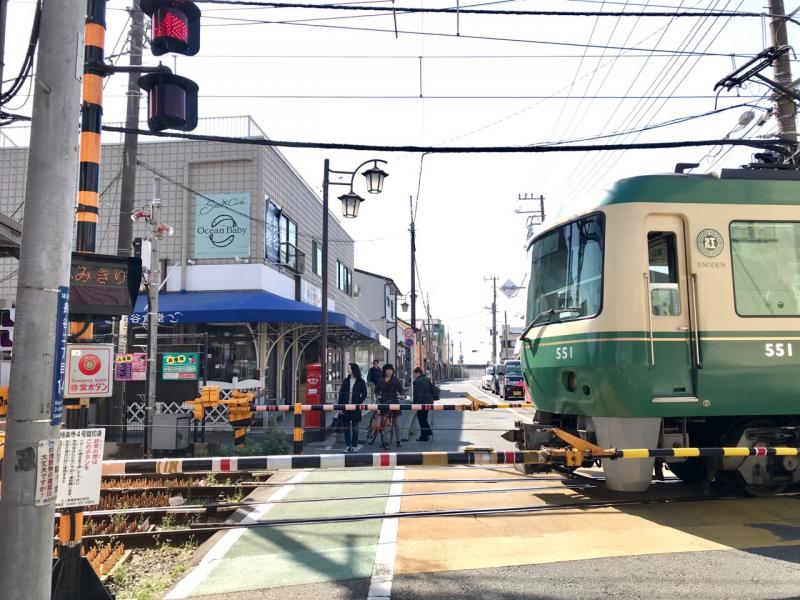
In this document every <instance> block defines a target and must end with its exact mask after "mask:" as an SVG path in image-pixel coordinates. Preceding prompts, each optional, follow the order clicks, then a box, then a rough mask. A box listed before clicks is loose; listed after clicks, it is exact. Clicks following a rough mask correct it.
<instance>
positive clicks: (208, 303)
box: [130, 290, 379, 341]
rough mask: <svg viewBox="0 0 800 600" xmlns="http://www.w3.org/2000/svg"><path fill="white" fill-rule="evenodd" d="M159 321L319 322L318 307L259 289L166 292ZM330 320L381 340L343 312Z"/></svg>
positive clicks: (140, 311) (139, 315)
mask: <svg viewBox="0 0 800 600" xmlns="http://www.w3.org/2000/svg"><path fill="white" fill-rule="evenodd" d="M146 315H147V296H146V295H144V294H142V295H140V296H139V298H138V299H137V301H136V308H135V309H134V311H133V313H132V314H131V317H130V322H131V323H133V324H137V323H143V322H145V321H146V320H147V317H146ZM158 315H159V322H160V323H163V324H164V325H180V324H182V323H247V322H254V323H310V324H314V323H319V322H320V315H321V310H320V308H319V307H317V306H312V305H310V304H305V303H304V302H297V301H295V300H289V299H288V298H283V297H281V296H277V295H275V294H271V293H270V292H264V291H258V290H242V291H225V292H166V293H161V294H159V296H158ZM328 322H329V323H330V324H331V325H340V326H343V327H347V328H348V329H352V330H353V331H355V332H356V333H359V334H361V335H363V336H365V337H368V338H370V339H372V340H375V341H378V340H379V336H378V332H376V331H374V330H373V329H371V328H370V327H367V326H366V325H363V324H361V323H359V322H358V321H355V320H353V319H351V318H350V317H348V316H347V315H344V314H342V313H338V312H333V311H329V312H328Z"/></svg>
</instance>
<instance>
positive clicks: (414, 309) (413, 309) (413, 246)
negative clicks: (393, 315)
mask: <svg viewBox="0 0 800 600" xmlns="http://www.w3.org/2000/svg"><path fill="white" fill-rule="evenodd" d="M408 205H409V207H410V209H411V227H410V228H409V230H408V231H409V232H410V234H411V328H412V329H413V330H414V331H415V332H416V331H417V274H416V273H417V229H416V226H415V225H414V199H413V197H412V196H409V197H408ZM412 361H413V354H412V351H411V350H410V349H409V350H408V369H407V370H408V381H409V385H411V386H412V390H413V383H414V375H413V372H414V364H413V362H412Z"/></svg>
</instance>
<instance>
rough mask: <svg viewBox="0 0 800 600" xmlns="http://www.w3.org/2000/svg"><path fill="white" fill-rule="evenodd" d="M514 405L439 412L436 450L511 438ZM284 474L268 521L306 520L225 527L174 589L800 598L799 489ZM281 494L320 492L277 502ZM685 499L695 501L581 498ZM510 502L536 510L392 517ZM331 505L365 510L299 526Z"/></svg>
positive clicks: (412, 474) (418, 474) (336, 595)
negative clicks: (733, 492) (759, 494)
mask: <svg viewBox="0 0 800 600" xmlns="http://www.w3.org/2000/svg"><path fill="white" fill-rule="evenodd" d="M449 392H450V394H451V397H450V398H449V399H448V401H454V399H455V398H458V397H459V396H461V395H463V394H464V393H467V392H469V393H471V394H473V395H476V394H479V393H480V392H479V391H478V390H477V389H475V388H472V387H470V386H469V385H468V384H456V385H454V386H449ZM516 412H517V413H518V414H514V413H511V412H510V411H501V410H497V411H493V410H484V411H479V412H442V413H437V414H436V421H435V423H436V424H437V425H439V427H440V430H439V431H437V433H436V435H435V436H434V443H433V444H432V445H430V448H431V449H436V450H452V449H457V448H462V447H464V446H465V445H480V446H490V447H494V448H496V449H504V448H507V447H510V446H508V445H507V443H506V442H504V441H503V440H502V439H501V438H500V437H499V436H500V433H501V432H502V431H500V430H505V429H506V428H507V427H511V426H513V422H514V421H515V420H519V419H520V418H529V417H530V411H528V410H525V409H522V410H517V411H516ZM459 427H460V428H461V429H460V430H459ZM323 444H326V445H327V446H331V448H329V449H328V450H326V451H328V452H332V451H337V450H338V448H336V447H335V445H334V444H332V443H331V442H330V441H328V442H326V443H323ZM408 446H409V447H408V449H409V450H418V449H423V448H422V444H419V446H416V445H414V444H413V443H411V444H409V445H408ZM322 449H323V450H324V449H325V445H323V446H322ZM406 449H407V448H405V447H404V448H403V450H406ZM365 450H368V448H365ZM311 451H314V450H311V449H308V452H311ZM298 477H299V479H297V478H298ZM343 480H347V481H348V482H352V483H343V482H342V481H343ZM476 480H477V481H476ZM275 481H277V482H287V485H286V486H284V487H279V488H272V489H270V490H260V491H259V492H258V493H259V494H260V495H259V496H258V497H256V498H254V500H255V501H257V502H262V503H263V504H261V505H260V509H259V510H261V512H260V513H259V514H257V515H255V516H254V517H253V518H254V520H261V521H268V520H270V519H276V518H294V519H297V520H298V522H299V524H297V525H289V526H273V527H263V528H257V529H255V530H247V531H244V532H243V530H239V531H240V534H239V537H236V539H235V540H234V541H233V542H232V543H229V544H227V545H226V544H225V542H224V541H220V539H219V538H218V539H217V540H216V546H215V547H214V548H213V549H211V551H210V552H209V553H208V554H206V555H205V556H204V557H203V556H200V557H198V560H200V566H199V567H196V568H195V569H193V570H192V571H190V572H189V574H188V575H187V580H188V579H190V578H192V577H194V580H193V581H187V582H184V584H183V586H182V587H181V584H179V588H180V589H179V590H178V591H179V592H181V593H173V596H172V597H173V598H184V597H191V598H201V599H204V600H285V599H286V598H291V599H292V600H312V599H313V600H319V599H320V598H325V599H332V600H338V599H342V600H344V599H348V600H356V599H357V600H388V599H389V598H392V599H395V600H417V599H420V600H421V599H423V598H424V599H426V600H429V599H454V600H455V599H465V600H466V599H469V600H475V599H476V598H490V599H493V600H495V599H496V600H522V599H526V600H534V599H537V600H538V599H542V600H545V599H546V600H561V599H564V600H567V599H578V600H583V599H593V598H604V599H605V598H625V599H628V598H642V599H645V598H646V599H661V598H663V599H664V600H683V599H687V600H688V599H690V598H691V599H694V598H702V599H704V600H716V599H720V600H722V599H729V598H748V599H767V598H769V599H776V598H800V568H798V562H800V510H798V509H800V501H799V500H798V498H796V497H794V496H786V497H778V498H749V499H734V500H719V499H715V498H711V499H702V498H699V499H698V497H699V496H701V495H702V491H701V490H700V489H699V488H695V487H692V486H687V485H686V484H683V483H682V482H678V481H674V480H673V481H671V482H666V483H661V484H657V485H653V486H651V489H650V490H649V491H648V492H646V493H644V494H641V495H630V494H628V495H620V494H615V493H614V492H610V491H608V490H606V489H605V488H604V487H603V486H602V482H601V481H596V480H593V479H591V478H586V479H578V480H575V479H565V478H563V477H562V476H560V475H556V474H548V475H537V476H534V477H531V478H524V477H522V476H521V475H520V474H519V473H517V472H516V471H514V470H513V469H511V468H508V467H479V466H475V467H443V468H435V467H420V468H407V469H402V468H396V469H387V470H375V469H359V470H348V471H329V472H311V471H306V472H300V473H297V472H286V473H279V474H277V475H276V476H275ZM292 481H294V482H296V483H295V484H294V485H291V482H292ZM356 482H358V483H356ZM456 491H459V492H466V493H461V494H454V493H452V492H456ZM276 494H277V496H276ZM393 496H394V497H393ZM278 497H280V498H284V499H289V500H298V499H316V501H315V502H312V503H289V504H282V503H274V500H275V499H276V498H278ZM686 497H689V498H690V500H689V501H686V500H684V501H677V502H668V503H663V502H659V503H652V502H648V503H641V504H632V505H625V506H619V505H618V506H612V507H610V506H601V507H595V508H582V507H580V506H576V503H580V502H599V501H604V500H612V501H615V500H637V499H641V500H646V499H649V500H652V499H654V498H657V499H664V498H671V499H675V498H686ZM270 500H273V503H270ZM498 507H524V508H525V511H524V512H521V513H513V514H512V513H504V514H483V515H478V516H476V515H471V516H451V517H442V516H438V517H437V516H425V517H414V518H409V517H404V518H394V517H392V514H394V513H397V512H399V513H409V512H414V511H430V510H448V509H482V508H493V509H496V508H498ZM536 508H539V509H543V510H538V511H537V510H535V509H536ZM384 511H385V512H384ZM333 515H357V516H359V517H360V518H359V519H358V520H356V521H350V522H346V523H330V524H322V525H319V524H316V525H310V524H300V523H302V521H303V520H304V519H307V518H313V517H318V516H333ZM365 515H373V517H372V518H369V519H364V518H363V517H364V516H365ZM226 535H230V532H229V534H226ZM234 537H235V536H234ZM228 541H229V542H230V539H229V540H228ZM212 542H213V540H212ZM212 545H213V543H212V544H208V545H206V547H205V548H204V551H205V550H208V549H209V548H210V547H211V546H212ZM220 548H223V549H224V550H225V551H224V552H223V551H220ZM201 555H202V552H201ZM387 581H388V582H389V583H388V587H387V583H386V582H387ZM181 590H182V591H181ZM370 590H371V592H370Z"/></svg>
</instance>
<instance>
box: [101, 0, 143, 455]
mask: <svg viewBox="0 0 800 600" xmlns="http://www.w3.org/2000/svg"><path fill="white" fill-rule="evenodd" d="M129 14H130V18H131V28H130V31H129V33H128V36H129V38H130V44H131V53H130V66H131V67H140V66H141V65H142V46H143V45H144V13H143V12H142V10H141V7H140V6H139V0H133V6H132V7H131V9H130V11H129ZM140 76H141V74H140V73H136V72H133V71H131V72H130V73H129V74H128V92H127V94H128V110H127V115H126V117H125V127H126V128H127V129H128V130H129V131H128V132H126V133H125V140H124V144H123V147H122V185H121V192H120V204H119V233H118V235H117V254H118V255H119V256H131V255H132V250H133V221H132V220H131V214H132V213H133V206H134V203H135V200H136V157H137V154H138V151H139V136H138V134H136V133H130V130H134V129H137V128H138V126H139V100H140V99H141V95H142V94H141V91H140V89H139V85H138V84H137V83H136V82H137V80H138V79H139V77H140ZM117 334H118V335H117V352H118V353H120V354H126V353H127V352H128V317H127V316H126V315H123V316H121V317H120V318H119V321H118V322H117ZM125 393H126V385H125V382H124V381H120V382H117V385H115V386H114V395H113V397H112V398H111V410H110V419H109V420H110V421H111V425H112V427H111V430H110V431H109V432H108V433H110V434H111V435H110V436H107V437H108V438H109V439H110V440H119V439H121V438H120V434H121V432H122V427H123V426H124V425H125V419H126V418H127V415H126V414H125Z"/></svg>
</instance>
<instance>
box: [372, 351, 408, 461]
mask: <svg viewBox="0 0 800 600" xmlns="http://www.w3.org/2000/svg"><path fill="white" fill-rule="evenodd" d="M375 395H376V396H377V397H378V402H379V403H380V404H397V403H399V402H400V400H401V399H402V400H405V398H406V394H405V391H404V390H403V384H402V383H401V382H400V380H399V379H398V378H397V377H396V376H395V374H394V365H391V364H389V363H387V364H385V365H383V371H382V372H381V377H380V379H378V383H377V384H376V385H375ZM381 412H382V413H385V412H386V411H385V410H381ZM392 412H395V413H397V412H399V411H392ZM399 419H400V415H398V414H395V415H394V419H392V430H393V431H394V435H395V439H396V440H397V447H398V448H399V447H400V446H401V444H400V429H399V425H400V424H399V423H398V421H399ZM384 449H385V450H388V448H384Z"/></svg>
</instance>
